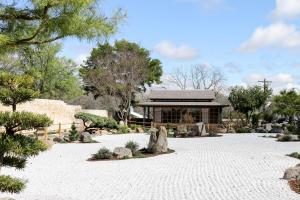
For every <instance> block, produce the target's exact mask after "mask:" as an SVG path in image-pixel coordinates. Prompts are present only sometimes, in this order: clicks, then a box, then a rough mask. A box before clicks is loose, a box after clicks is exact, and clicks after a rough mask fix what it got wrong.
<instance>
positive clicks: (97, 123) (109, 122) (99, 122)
mask: <svg viewBox="0 0 300 200" xmlns="http://www.w3.org/2000/svg"><path fill="white" fill-rule="evenodd" d="M75 118H76V119H81V120H82V121H83V125H84V126H85V130H88V129H89V128H100V129H103V128H108V129H117V128H118V122H117V121H116V120H114V119H112V118H109V117H100V116H97V115H93V114H90V113H83V112H80V113H77V114H75ZM88 124H89V125H88Z"/></svg>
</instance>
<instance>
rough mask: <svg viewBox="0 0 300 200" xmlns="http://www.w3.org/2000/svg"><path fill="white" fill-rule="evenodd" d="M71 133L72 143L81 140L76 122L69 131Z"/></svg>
mask: <svg viewBox="0 0 300 200" xmlns="http://www.w3.org/2000/svg"><path fill="white" fill-rule="evenodd" d="M69 133H70V134H69V138H70V141H76V140H78V139H79V133H78V131H77V129H76V126H75V123H74V122H73V123H72V126H71V130H70V131H69Z"/></svg>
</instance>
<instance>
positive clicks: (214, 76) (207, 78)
mask: <svg viewBox="0 0 300 200" xmlns="http://www.w3.org/2000/svg"><path fill="white" fill-rule="evenodd" d="M224 81H225V78H224V76H223V74H222V73H221V72H220V71H218V70H216V69H215V68H213V67H210V66H207V65H204V64H198V65H194V66H192V67H191V68H190V70H183V69H182V68H181V69H176V71H175V72H174V73H173V74H171V80H170V82H171V83H173V84H175V85H176V86H177V87H178V88H180V89H182V90H185V89H188V88H192V89H196V90H213V91H214V92H215V93H216V94H218V93H219V92H220V91H221V90H222V89H223V88H224Z"/></svg>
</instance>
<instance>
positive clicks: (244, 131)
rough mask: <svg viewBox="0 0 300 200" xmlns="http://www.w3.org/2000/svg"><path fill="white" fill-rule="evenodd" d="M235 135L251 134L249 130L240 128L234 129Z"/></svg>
mask: <svg viewBox="0 0 300 200" xmlns="http://www.w3.org/2000/svg"><path fill="white" fill-rule="evenodd" d="M235 132H236V133H251V128H247V127H242V128H236V129H235Z"/></svg>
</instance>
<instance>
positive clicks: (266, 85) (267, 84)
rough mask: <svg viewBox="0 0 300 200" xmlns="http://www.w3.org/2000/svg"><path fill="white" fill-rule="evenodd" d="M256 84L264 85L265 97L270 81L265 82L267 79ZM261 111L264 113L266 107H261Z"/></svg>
mask: <svg viewBox="0 0 300 200" xmlns="http://www.w3.org/2000/svg"><path fill="white" fill-rule="evenodd" d="M258 82H259V83H263V84H264V94H265V95H266V93H267V89H268V86H269V84H270V83H272V81H267V79H265V78H264V80H263V81H258ZM263 111H266V105H264V106H263Z"/></svg>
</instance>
